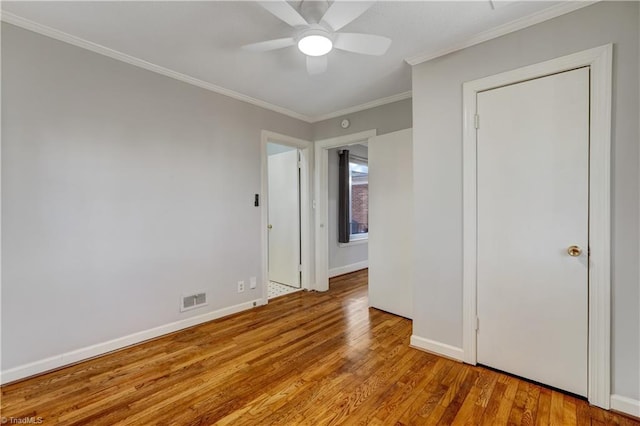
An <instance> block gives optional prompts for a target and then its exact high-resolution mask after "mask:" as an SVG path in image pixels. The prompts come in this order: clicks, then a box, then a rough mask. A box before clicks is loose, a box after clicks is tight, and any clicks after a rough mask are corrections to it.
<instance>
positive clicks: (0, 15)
mask: <svg viewBox="0 0 640 426" xmlns="http://www.w3.org/2000/svg"><path fill="white" fill-rule="evenodd" d="M0 20H2V21H4V22H6V23H8V24H11V25H15V26H17V27H20V28H24V29H26V30H29V31H33V32H35V33H38V34H41V35H44V36H46V37H50V38H53V39H55V40H60V41H62V42H65V43H68V44H71V45H73V46H77V47H80V48H82V49H87V50H90V51H92V52H94V53H98V54H100V55H104V56H107V57H109V58H111V59H116V60H118V61H122V62H125V63H127V64H129V65H133V66H136V67H140V68H143V69H146V70H147V71H152V72H155V73H157V74H161V75H164V76H165V77H170V78H173V79H176V80H179V81H182V82H184V83H188V84H191V85H193V86H197V87H200V88H202V89H206V90H209V91H211V92H215V93H218V94H220V95H224V96H228V97H230V98H233V99H237V100H239V101H243V102H247V103H249V104H252V105H255V106H258V107H260V108H265V109H268V110H271V111H275V112H278V113H280V114H284V115H287V116H289V117H292V118H296V119H298V120H302V121H304V122H307V123H316V122H318V121H323V120H328V119H331V118H335V117H339V116H341V115H345V114H351V113H354V112H358V111H363V110H366V109H369V108H373V107H377V106H380V105H385V104H388V103H392V102H397V101H400V100H403V99H409V98H411V91H410V90H409V91H407V92H402V93H398V94H397V95H391V96H387V97H384V98H380V99H375V100H373V101H370V102H366V103H363V104H360V105H355V106H352V107H348V108H345V109H341V110H339V111H335V112H331V113H328V114H320V115H316V116H310V115H306V114H301V113H299V112H296V111H293V110H290V109H288V108H285V107H281V106H279V105H275V104H272V103H270V102H267V101H263V100H260V99H256V98H253V97H251V96H248V95H244V94H242V93H240V92H236V91H234V90H231V89H226V88H224V87H222V86H218V85H216V84H213V83H209V82H207V81H204V80H200V79H198V78H195V77H191V76H189V75H187V74H183V73H181V72H177V71H174V70H171V69H169V68H165V67H163V66H160V65H156V64H154V63H151V62H148V61H145V60H143V59H140V58H137V57H135V56H131V55H128V54H126V53H122V52H120V51H118V50H114V49H111V48H108V47H106V46H103V45H101V44H97V43H94V42H92V41H89V40H86V39H83V38H80V37H77V36H74V35H72V34H69V33H65V32H64V31H60V30H57V29H55V28H52V27H48V26H46V25H42V24H39V23H37V22H34V21H31V20H29V19H26V18H23V17H21V16H19V15H16V14H14V13H11V12H6V11H0Z"/></svg>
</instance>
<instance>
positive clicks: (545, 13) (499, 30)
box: [405, 1, 597, 65]
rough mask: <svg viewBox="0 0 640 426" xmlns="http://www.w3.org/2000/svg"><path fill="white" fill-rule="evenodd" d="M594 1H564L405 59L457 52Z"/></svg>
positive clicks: (426, 58)
mask: <svg viewBox="0 0 640 426" xmlns="http://www.w3.org/2000/svg"><path fill="white" fill-rule="evenodd" d="M594 3H597V1H565V2H562V3H560V4H557V5H555V6H551V7H549V8H547V9H544V10H541V11H538V12H535V13H533V14H531V15H529V16H524V17H522V18H518V19H516V20H514V21H511V22H508V23H506V24H503V25H500V26H498V27H495V28H491V29H489V30H486V31H483V32H481V33H478V34H475V35H473V36H471V37H468V38H465V39H463V40H459V41H458V42H456V43H453V44H451V45H450V46H448V47H446V48H444V49H438V50H431V51H427V52H424V53H421V54H419V55H414V56H410V57H408V58H406V59H405V61H406V62H407V63H408V64H409V65H418V64H421V63H423V62H427V61H430V60H432V59H435V58H438V57H440V56H444V55H448V54H449V53H453V52H457V51H458V50H462V49H466V48H467V47H471V46H475V45H476V44H480V43H483V42H485V41H488V40H492V39H494V38H498V37H501V36H503V35H505V34H509V33H512V32H515V31H519V30H521V29H524V28H527V27H530V26H532V25H535V24H539V23H540V22H544V21H548V20H549V19H553V18H556V17H558V16H561V15H565V14H567V13H570V12H573V11H575V10H578V9H581V8H583V7H586V6H590V5H592V4H594Z"/></svg>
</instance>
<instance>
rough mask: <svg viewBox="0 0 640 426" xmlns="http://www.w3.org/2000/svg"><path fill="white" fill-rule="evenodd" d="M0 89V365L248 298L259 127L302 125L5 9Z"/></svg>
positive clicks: (256, 261) (254, 267)
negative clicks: (25, 25) (66, 39)
mask: <svg viewBox="0 0 640 426" xmlns="http://www.w3.org/2000/svg"><path fill="white" fill-rule="evenodd" d="M2 89H3V90H2V142H3V145H2V231H3V232H2V350H3V352H2V369H3V370H4V369H9V368H12V367H16V366H19V365H22V364H25V363H29V362H32V361H36V360H40V359H43V358H45V357H51V356H54V355H58V354H61V353H64V352H67V351H71V350H74V349H78V348H81V347H85V346H87V345H92V344H96V343H100V342H104V341H107V340H109V339H114V338H117V337H121V336H125V335H128V334H131V333H135V332H138V331H141V330H145V329H149V328H152V327H156V326H160V325H164V324H167V323H170V322H173V321H177V320H180V319H183V318H186V317H190V316H194V315H199V314H202V313H206V312H208V311H213V310H217V309H220V308H223V307H228V306H232V305H236V304H239V303H242V302H247V301H250V300H253V299H258V298H260V297H261V295H262V289H261V288H260V286H258V288H257V289H256V290H249V289H248V290H247V291H246V292H245V293H241V294H238V293H237V292H236V282H237V281H238V280H245V281H247V282H248V280H249V277H250V276H257V277H258V282H261V281H262V277H260V264H261V255H260V209H259V208H256V207H254V206H253V194H254V193H259V192H260V131H261V130H262V129H267V130H272V131H275V132H278V133H283V134H287V135H291V136H294V137H298V138H302V139H307V140H309V139H311V138H312V133H311V125H310V124H308V123H304V122H301V121H298V120H295V119H292V118H289V117H286V116H283V115H280V114H277V113H274V112H271V111H268V110H265V109H261V108H258V107H255V106H252V105H249V104H247V103H243V102H240V101H237V100H233V99H231V98H227V97H224V96H222V95H218V94H215V93H212V92H209V91H206V90H204V89H201V88H197V87H194V86H191V85H188V84H185V83H181V82H178V81H176V80H173V79H170V78H167V77H164V76H160V75H158V74H155V73H151V72H149V71H146V70H142V69H139V68H136V67H133V66H131V65H127V64H125V63H122V62H119V61H116V60H112V59H109V58H107V57H104V56H101V55H98V54H95V53H92V52H89V51H87V50H83V49H80V48H77V47H73V46H70V45H68V44H65V43H62V42H59V41H55V40H52V39H49V38H46V37H43V36H40V35H37V34H35V33H32V32H29V31H26V30H23V29H19V28H17V27H13V26H11V25H7V24H4V23H3V24H2ZM203 289H204V290H206V291H207V292H208V293H209V306H207V307H205V308H203V309H197V310H194V311H190V312H186V313H184V314H181V313H179V311H178V308H179V305H178V302H179V298H180V296H181V294H182V293H188V292H191V291H197V290H203Z"/></svg>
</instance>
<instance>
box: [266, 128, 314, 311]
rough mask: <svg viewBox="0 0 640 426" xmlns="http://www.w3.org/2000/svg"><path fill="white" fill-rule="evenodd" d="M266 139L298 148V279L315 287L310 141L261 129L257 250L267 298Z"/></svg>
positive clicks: (311, 151)
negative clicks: (300, 157)
mask: <svg viewBox="0 0 640 426" xmlns="http://www.w3.org/2000/svg"><path fill="white" fill-rule="evenodd" d="M269 142H272V143H277V144H280V145H286V146H291V147H294V148H298V149H300V150H301V155H302V160H301V168H300V171H301V173H300V178H301V182H300V206H301V212H300V230H301V232H300V242H301V253H300V255H301V258H302V271H301V272H302V282H301V286H302V288H303V289H305V290H312V289H313V288H314V287H315V286H314V284H313V282H312V274H311V271H313V269H314V260H315V259H314V256H313V242H312V238H313V234H314V232H313V212H312V206H311V203H312V201H311V194H312V192H313V185H312V179H311V176H312V175H313V167H312V166H313V154H314V152H313V142H311V141H307V140H304V139H298V138H294V137H291V136H287V135H282V134H280V133H275V132H270V131H268V130H263V131H262V132H261V134H260V160H261V175H260V178H261V184H260V187H261V193H262V200H261V208H260V215H261V231H260V237H261V241H260V244H261V248H262V250H261V252H262V265H261V266H262V298H263V299H264V300H268V299H269V233H268V229H267V225H268V224H269V222H268V221H269V186H268V161H267V160H268V155H267V144H268V143H269Z"/></svg>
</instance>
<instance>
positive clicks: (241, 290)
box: [238, 281, 244, 293]
mask: <svg viewBox="0 0 640 426" xmlns="http://www.w3.org/2000/svg"><path fill="white" fill-rule="evenodd" d="M243 291H244V281H238V293H242V292H243Z"/></svg>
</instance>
